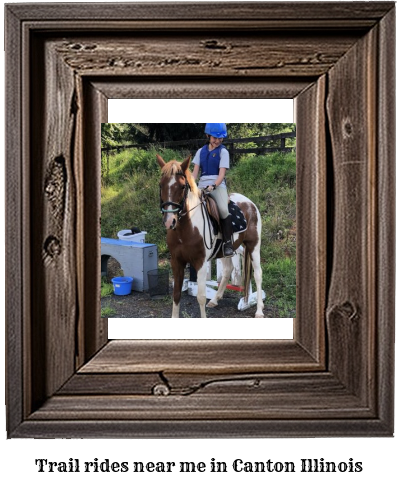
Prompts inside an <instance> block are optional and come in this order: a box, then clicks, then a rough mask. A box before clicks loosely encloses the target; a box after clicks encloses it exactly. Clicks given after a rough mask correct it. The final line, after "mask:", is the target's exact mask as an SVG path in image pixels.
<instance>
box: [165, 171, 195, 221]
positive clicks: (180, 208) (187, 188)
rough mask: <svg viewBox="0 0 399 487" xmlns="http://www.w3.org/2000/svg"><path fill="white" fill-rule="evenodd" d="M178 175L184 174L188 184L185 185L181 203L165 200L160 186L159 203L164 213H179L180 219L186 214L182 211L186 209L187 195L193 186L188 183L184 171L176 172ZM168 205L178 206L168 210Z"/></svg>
mask: <svg viewBox="0 0 399 487" xmlns="http://www.w3.org/2000/svg"><path fill="white" fill-rule="evenodd" d="M176 176H182V177H183V178H184V179H185V181H186V184H185V185H184V193H183V198H182V200H181V201H180V203H175V202H174V201H165V202H163V201H162V197H161V188H160V189H159V205H160V209H161V213H162V214H164V213H175V214H177V218H178V220H180V219H181V218H182V216H184V215H183V214H182V211H183V210H184V207H185V204H186V200H187V196H188V192H189V191H190V190H191V188H190V185H189V184H188V181H187V177H186V175H185V174H184V173H182V172H178V173H176ZM167 206H175V207H176V208H174V209H172V210H166V209H165V207H167Z"/></svg>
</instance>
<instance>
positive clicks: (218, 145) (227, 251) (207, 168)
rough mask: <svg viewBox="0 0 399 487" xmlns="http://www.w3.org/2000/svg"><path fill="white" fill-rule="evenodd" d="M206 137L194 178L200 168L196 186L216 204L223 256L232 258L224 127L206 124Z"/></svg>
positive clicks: (227, 166)
mask: <svg viewBox="0 0 399 487" xmlns="http://www.w3.org/2000/svg"><path fill="white" fill-rule="evenodd" d="M205 134H206V135H207V137H208V139H209V140H208V143H207V144H205V145H204V147H202V148H201V149H199V150H198V151H197V153H196V154H195V156H194V159H193V163H194V170H193V177H194V178H195V179H196V178H197V176H198V173H199V170H200V169H201V178H200V180H199V183H198V187H199V188H200V189H205V191H206V192H208V193H209V196H210V197H211V198H213V199H214V200H215V201H216V204H217V207H218V209H219V215H220V220H221V225H222V234H223V254H224V256H225V257H232V256H233V255H234V250H233V242H232V224H231V215H230V213H229V210H228V196H227V187H226V181H225V175H226V170H227V169H229V167H230V156H229V153H228V151H227V149H226V147H225V146H224V145H222V142H223V139H224V137H227V128H226V124H225V123H207V124H206V125H205Z"/></svg>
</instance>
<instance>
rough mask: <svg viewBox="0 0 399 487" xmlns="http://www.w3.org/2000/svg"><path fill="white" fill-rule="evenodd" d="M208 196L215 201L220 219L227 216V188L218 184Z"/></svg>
mask: <svg viewBox="0 0 399 487" xmlns="http://www.w3.org/2000/svg"><path fill="white" fill-rule="evenodd" d="M209 196H210V197H211V198H212V199H214V200H215V201H216V204H217V206H218V209H219V215H220V218H221V219H222V220H224V219H225V218H227V217H228V216H229V209H228V203H229V197H228V195H227V188H224V187H222V186H218V187H217V188H216V189H214V190H213V191H211V192H210V193H209Z"/></svg>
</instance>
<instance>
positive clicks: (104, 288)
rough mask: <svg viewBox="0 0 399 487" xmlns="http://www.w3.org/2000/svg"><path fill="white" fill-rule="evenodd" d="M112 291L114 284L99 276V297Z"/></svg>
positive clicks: (104, 296) (109, 294) (108, 294)
mask: <svg viewBox="0 0 399 487" xmlns="http://www.w3.org/2000/svg"><path fill="white" fill-rule="evenodd" d="M113 293H114V286H113V284H112V283H110V282H108V281H107V279H106V278H104V277H103V278H101V298H106V297H107V296H111V294H113Z"/></svg>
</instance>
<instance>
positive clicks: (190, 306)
mask: <svg viewBox="0 0 399 487" xmlns="http://www.w3.org/2000/svg"><path fill="white" fill-rule="evenodd" d="M117 275H121V273H120V267H119V264H118V262H117V261H115V260H114V259H112V258H110V259H109V261H108V276H107V277H108V278H109V279H111V278H112V277H114V276H117ZM187 277H188V274H187ZM241 297H242V294H241V293H239V292H236V291H230V290H227V291H226V293H225V296H224V298H223V299H222V300H221V301H219V304H218V306H217V307H216V308H206V312H207V317H208V318H253V317H254V316H255V312H256V306H252V307H251V308H249V309H247V310H244V311H238V309H237V306H238V302H239V301H240V298H241ZM101 307H102V308H104V307H109V308H112V309H113V310H114V312H113V314H112V315H110V316H109V317H110V318H170V317H171V316H172V278H170V282H169V295H165V296H163V297H161V298H160V299H152V298H151V297H150V294H149V293H148V292H137V291H132V293H131V294H130V295H127V296H116V295H114V294H112V295H111V296H107V297H105V298H102V299H101ZM263 312H264V315H265V317H268V316H269V317H271V316H274V315H273V310H272V309H268V307H267V299H266V303H265V309H264V310H263ZM180 316H181V317H182V318H200V311H199V305H198V302H197V298H196V297H194V296H189V295H188V293H187V292H183V293H182V299H181V302H180Z"/></svg>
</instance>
